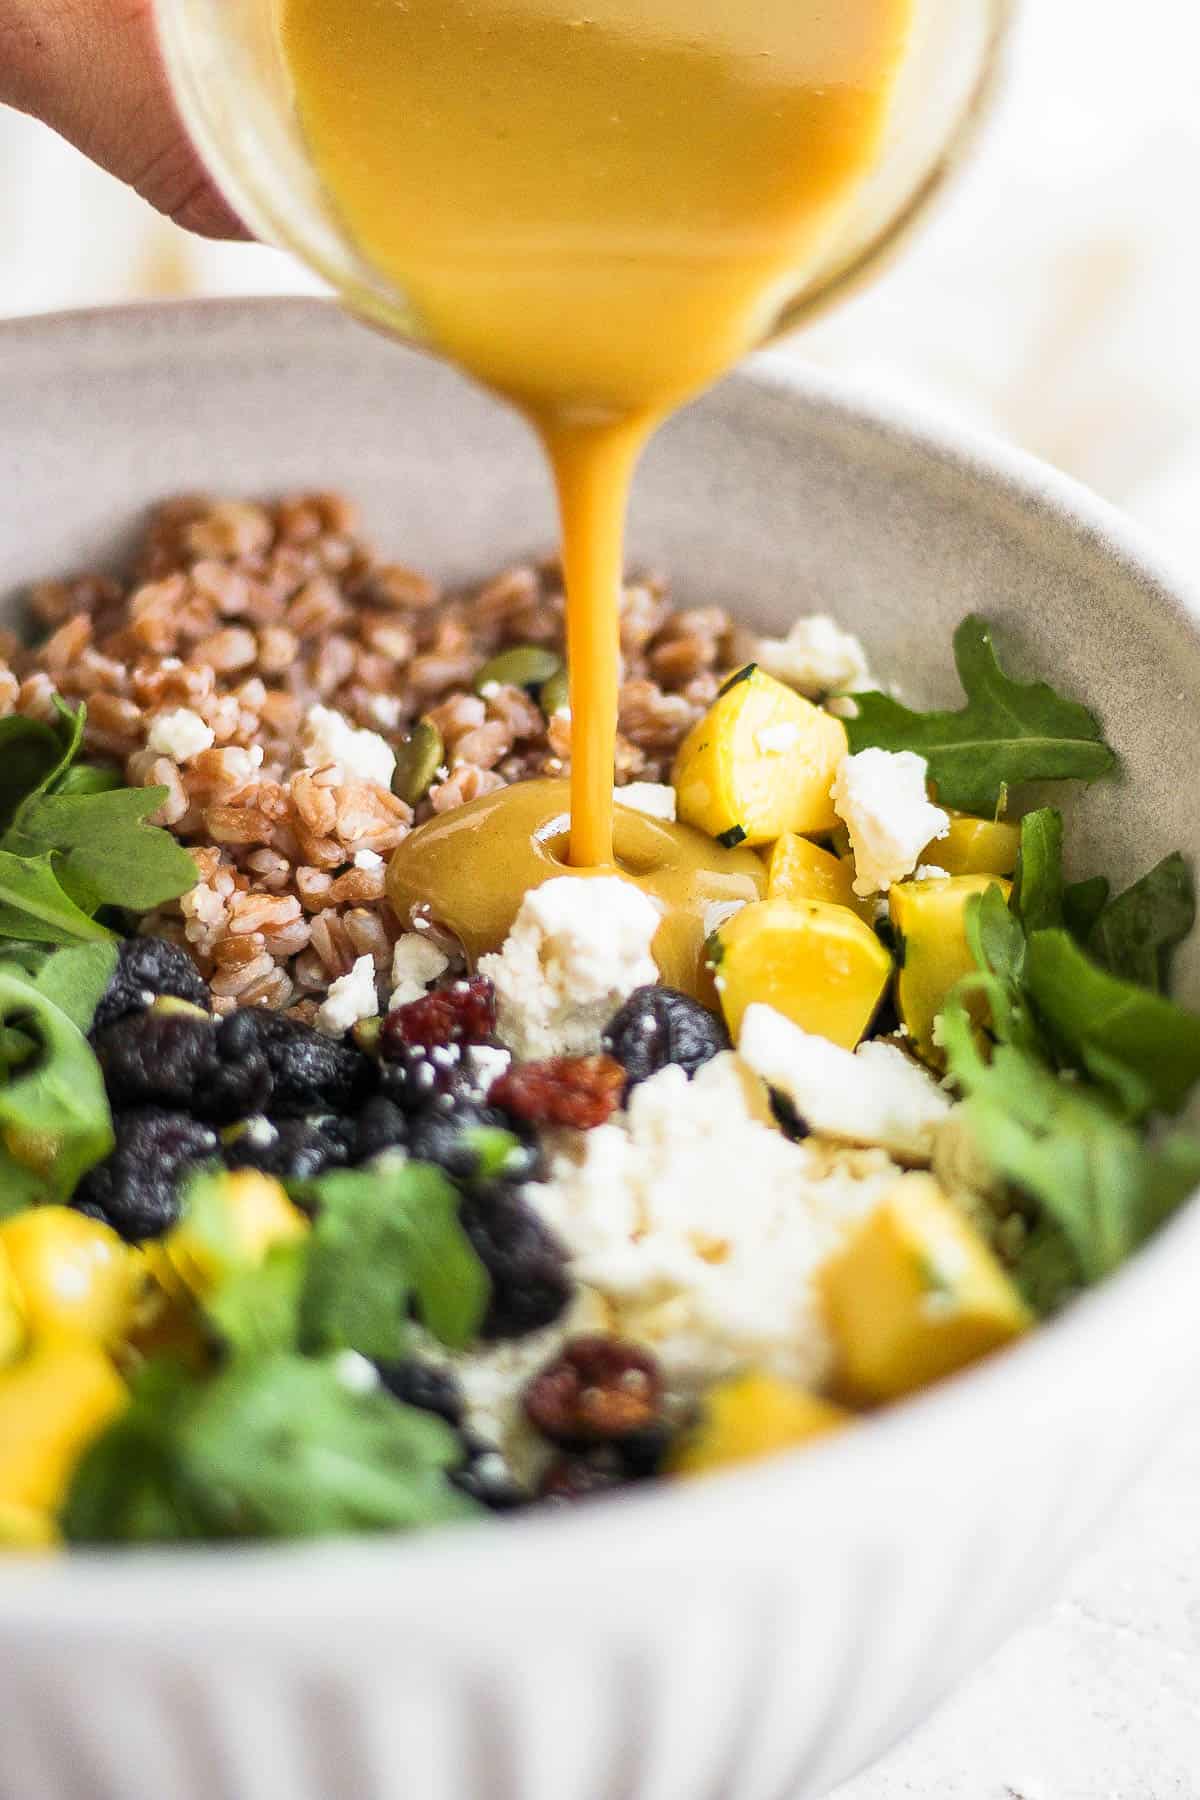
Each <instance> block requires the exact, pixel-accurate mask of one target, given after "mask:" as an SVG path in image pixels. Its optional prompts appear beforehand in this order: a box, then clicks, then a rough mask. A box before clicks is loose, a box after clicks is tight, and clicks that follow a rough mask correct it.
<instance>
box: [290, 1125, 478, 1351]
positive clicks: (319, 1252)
mask: <svg viewBox="0 0 1200 1800" xmlns="http://www.w3.org/2000/svg"><path fill="white" fill-rule="evenodd" d="M293 1191H294V1192H298V1193H299V1194H300V1195H301V1197H302V1198H303V1200H304V1202H305V1204H306V1205H313V1206H315V1208H316V1218H315V1221H314V1224H313V1230H312V1236H311V1248H310V1254H309V1269H308V1279H307V1282H306V1284H305V1290H304V1298H303V1303H302V1309H301V1340H302V1342H303V1343H304V1344H305V1346H306V1347H308V1348H312V1349H338V1348H346V1349H351V1350H358V1351H360V1352H361V1353H362V1354H363V1355H364V1356H370V1357H374V1358H378V1359H380V1360H386V1361H391V1360H395V1359H396V1358H398V1357H400V1356H402V1355H403V1354H404V1349H405V1344H406V1341H407V1335H408V1311H409V1302H410V1299H411V1300H415V1302H416V1305H417V1309H418V1311H419V1312H420V1314H421V1316H422V1318H423V1320H424V1322H425V1324H426V1325H427V1326H428V1328H429V1330H430V1331H431V1332H432V1333H433V1334H434V1336H435V1337H438V1338H439V1339H440V1340H441V1341H442V1342H443V1343H444V1344H447V1345H449V1346H450V1347H451V1348H453V1349H458V1348H461V1347H462V1346H463V1345H465V1344H467V1343H469V1342H470V1341H471V1339H472V1338H473V1337H475V1336H476V1335H477V1333H478V1330H479V1327H480V1324H481V1323H482V1320H483V1315H484V1312H485V1310H486V1307H487V1299H488V1280H487V1276H486V1274H485V1272H484V1269H483V1266H482V1264H481V1263H480V1261H479V1259H478V1257H477V1256H476V1255H475V1252H474V1250H473V1249H472V1248H471V1245H470V1243H469V1241H468V1239H467V1237H466V1235H465V1233H464V1232H463V1229H462V1227H461V1225H460V1224H459V1222H458V1195H457V1193H456V1191H455V1189H454V1188H453V1186H452V1185H451V1184H450V1182H449V1181H447V1179H446V1177H445V1176H444V1175H443V1174H442V1172H441V1171H440V1170H439V1169H435V1168H434V1167H432V1166H431V1165H430V1164H427V1163H419V1162H403V1161H400V1160H398V1159H396V1160H390V1161H389V1160H388V1159H383V1160H381V1161H380V1162H379V1163H377V1164H376V1165H375V1167H374V1168H373V1169H370V1170H354V1171H339V1172H338V1173H336V1174H332V1175H326V1176H323V1177H322V1178H321V1179H320V1180H318V1181H314V1182H307V1183H304V1184H303V1185H302V1186H301V1187H300V1188H299V1189H296V1190H293Z"/></svg>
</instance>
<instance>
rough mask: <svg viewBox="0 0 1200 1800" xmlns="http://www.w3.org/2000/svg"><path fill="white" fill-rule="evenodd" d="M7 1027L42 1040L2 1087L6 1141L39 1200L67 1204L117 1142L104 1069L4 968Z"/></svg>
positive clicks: (0, 1126) (0, 996)
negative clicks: (107, 1095) (35, 1186)
mask: <svg viewBox="0 0 1200 1800" xmlns="http://www.w3.org/2000/svg"><path fill="white" fill-rule="evenodd" d="M0 1024H3V1025H4V1026H6V1027H15V1028H16V1029H18V1030H20V1031H23V1032H27V1033H29V1034H30V1035H32V1036H34V1037H36V1039H37V1042H38V1050H37V1054H36V1055H35V1056H34V1057H33V1058H32V1059H31V1060H30V1061H28V1062H24V1063H22V1064H21V1065H20V1067H19V1068H17V1069H16V1070H13V1071H10V1072H9V1075H8V1079H7V1080H6V1081H5V1082H4V1083H3V1085H0V1140H2V1141H3V1147H4V1149H5V1151H6V1152H7V1154H8V1156H9V1157H10V1158H11V1159H12V1161H13V1162H14V1163H16V1164H17V1165H19V1167H20V1168H21V1169H22V1170H24V1171H25V1172H26V1176H27V1177H32V1178H33V1180H34V1182H36V1185H37V1193H38V1195H39V1197H41V1198H44V1199H49V1200H68V1199H69V1198H70V1196H71V1194H72V1193H73V1191H74V1189H75V1185H76V1183H77V1182H78V1181H79V1178H80V1177H81V1176H82V1175H84V1174H86V1173H87V1171H88V1170H89V1169H90V1168H92V1167H93V1165H94V1164H95V1163H97V1162H99V1161H100V1159H101V1158H102V1157H104V1156H107V1155H108V1152H109V1151H110V1150H111V1149H112V1145H113V1132H112V1118H111V1115H110V1113H109V1110H108V1100H107V1097H106V1095H105V1092H104V1082H103V1079H102V1077H101V1074H100V1067H99V1064H98V1063H97V1061H96V1058H95V1056H94V1055H93V1054H92V1049H91V1046H90V1044H89V1043H88V1041H87V1039H86V1038H85V1037H84V1035H83V1033H82V1032H81V1031H80V1030H79V1028H78V1027H77V1026H76V1025H75V1024H73V1023H72V1021H71V1019H70V1018H69V1017H68V1016H67V1014H66V1013H65V1012H63V1011H62V1010H61V1009H60V1008H59V1007H58V1006H56V1005H55V1004H54V1002H53V1001H52V1000H50V999H48V998H47V997H46V995H45V994H43V993H41V992H39V990H38V988H37V987H36V986H35V985H34V984H33V983H32V982H31V981H29V980H28V978H27V977H26V976H25V975H23V974H21V973H20V972H18V971H17V970H15V969H13V968H11V967H7V968H6V967H4V966H2V965H0ZM25 1185H26V1187H28V1185H29V1183H28V1180H26V1182H25Z"/></svg>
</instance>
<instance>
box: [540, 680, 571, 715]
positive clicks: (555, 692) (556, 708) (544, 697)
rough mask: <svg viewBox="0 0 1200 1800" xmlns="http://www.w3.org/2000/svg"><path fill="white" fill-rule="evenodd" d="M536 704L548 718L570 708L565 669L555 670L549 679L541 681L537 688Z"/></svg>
mask: <svg viewBox="0 0 1200 1800" xmlns="http://www.w3.org/2000/svg"><path fill="white" fill-rule="evenodd" d="M538 705H539V706H540V707H541V709H542V711H543V712H544V713H545V715H546V717H547V718H548V719H552V718H553V717H554V715H555V713H558V712H567V711H569V710H570V706H571V695H570V690H569V688H568V686H567V671H566V670H565V669H557V670H555V672H554V674H553V675H552V676H551V677H550V679H549V681H543V683H542V685H541V687H540V688H539V689H538Z"/></svg>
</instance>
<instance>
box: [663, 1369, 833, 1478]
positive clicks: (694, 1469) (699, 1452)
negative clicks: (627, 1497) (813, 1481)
mask: <svg viewBox="0 0 1200 1800" xmlns="http://www.w3.org/2000/svg"><path fill="white" fill-rule="evenodd" d="M853 1423H854V1415H853V1414H852V1413H849V1412H846V1411H845V1410H844V1408H842V1407H840V1406H835V1405H834V1404H833V1402H832V1401H831V1400H822V1399H821V1398H820V1397H819V1396H818V1395H816V1394H810V1393H807V1392H806V1391H805V1390H804V1389H803V1388H797V1387H792V1386H790V1385H789V1383H787V1382H785V1381H780V1380H778V1379H777V1377H776V1376H774V1375H767V1374H764V1373H761V1372H755V1371H751V1372H749V1373H748V1374H745V1375H736V1376H734V1377H733V1378H732V1379H731V1380H729V1381H723V1382H721V1383H719V1385H718V1386H716V1387H714V1388H713V1389H712V1390H711V1391H710V1392H709V1393H708V1395H707V1396H706V1398H705V1400H704V1404H703V1407H702V1409H701V1415H700V1418H699V1420H698V1421H697V1423H696V1425H695V1426H694V1427H693V1429H692V1430H691V1431H687V1432H685V1433H684V1434H683V1436H682V1438H681V1439H680V1441H679V1443H678V1445H677V1446H676V1448H675V1450H674V1452H673V1454H672V1455H671V1458H670V1460H669V1462H668V1465H667V1472H668V1474H671V1475H684V1476H686V1475H707V1474H709V1473H710V1472H711V1471H713V1470H715V1469H728V1468H733V1467H734V1466H736V1464H738V1463H747V1462H757V1461H759V1460H760V1458H762V1457H764V1456H774V1455H775V1454H777V1453H778V1452H779V1451H781V1450H794V1449H796V1448H797V1447H798V1446H799V1445H801V1444H809V1443H812V1441H813V1440H814V1439H815V1438H821V1437H828V1436H829V1435H830V1433H832V1432H835V1431H844V1430H845V1428H846V1426H847V1425H852V1424H853Z"/></svg>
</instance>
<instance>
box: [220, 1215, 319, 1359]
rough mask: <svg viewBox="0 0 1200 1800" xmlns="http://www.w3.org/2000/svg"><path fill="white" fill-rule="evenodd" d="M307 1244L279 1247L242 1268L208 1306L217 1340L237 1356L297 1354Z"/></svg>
mask: <svg viewBox="0 0 1200 1800" xmlns="http://www.w3.org/2000/svg"><path fill="white" fill-rule="evenodd" d="M308 1252H309V1246H308V1243H307V1242H306V1241H303V1240H301V1241H297V1242H295V1243H289V1244H275V1245H273V1246H272V1248H271V1249H270V1250H268V1252H267V1254H266V1256H265V1257H264V1258H263V1260H262V1262H260V1263H258V1264H257V1265H256V1266H255V1267H253V1268H246V1269H238V1270H237V1271H236V1272H235V1273H233V1274H232V1275H230V1276H229V1277H228V1278H227V1279H226V1280H225V1281H223V1282H221V1284H220V1286H219V1287H218V1288H217V1289H216V1291H215V1293H213V1294H212V1295H211V1296H210V1297H209V1298H208V1299H207V1300H206V1301H205V1302H204V1312H205V1316H206V1318H207V1319H208V1321H209V1324H210V1325H211V1326H212V1327H213V1330H214V1331H215V1332H216V1334H217V1336H218V1337H219V1338H220V1339H221V1340H222V1342H223V1343H224V1344H225V1345H226V1347H227V1348H228V1349H229V1350H230V1351H231V1352H232V1353H234V1354H236V1355H255V1356H260V1355H266V1354H268V1353H269V1352H272V1351H276V1350H294V1349H295V1348H296V1347H297V1344H298V1342H299V1337H300V1307H301V1302H302V1299H303V1295H304V1283H305V1279H306V1277H307V1274H308Z"/></svg>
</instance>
